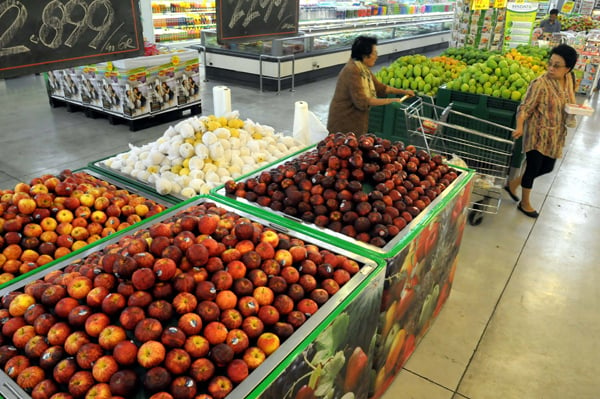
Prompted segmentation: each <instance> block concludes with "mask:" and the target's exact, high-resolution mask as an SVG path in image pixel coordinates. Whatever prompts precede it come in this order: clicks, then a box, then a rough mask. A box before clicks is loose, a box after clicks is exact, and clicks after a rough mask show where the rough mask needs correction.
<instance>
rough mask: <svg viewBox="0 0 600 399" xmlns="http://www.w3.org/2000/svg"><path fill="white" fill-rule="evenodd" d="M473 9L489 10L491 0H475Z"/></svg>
mask: <svg viewBox="0 0 600 399" xmlns="http://www.w3.org/2000/svg"><path fill="white" fill-rule="evenodd" d="M472 8H473V10H487V9H488V8H490V0H473V7H472Z"/></svg>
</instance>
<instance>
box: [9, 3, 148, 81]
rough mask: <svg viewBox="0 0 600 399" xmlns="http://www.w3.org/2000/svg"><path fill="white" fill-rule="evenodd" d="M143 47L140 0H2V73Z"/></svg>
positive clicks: (111, 56) (69, 63) (112, 55)
mask: <svg viewBox="0 0 600 399" xmlns="http://www.w3.org/2000/svg"><path fill="white" fill-rule="evenodd" d="M143 53H144V42H143V36H142V25H141V23H140V11H139V4H138V0H0V77H10V76H17V75H24V74H28V73H32V72H44V71H49V70H56V69H63V68H66V67H73V66H77V65H84V64H93V63H98V62H101V61H109V60H115V59H121V58H129V57H133V56H137V55H141V54H143Z"/></svg>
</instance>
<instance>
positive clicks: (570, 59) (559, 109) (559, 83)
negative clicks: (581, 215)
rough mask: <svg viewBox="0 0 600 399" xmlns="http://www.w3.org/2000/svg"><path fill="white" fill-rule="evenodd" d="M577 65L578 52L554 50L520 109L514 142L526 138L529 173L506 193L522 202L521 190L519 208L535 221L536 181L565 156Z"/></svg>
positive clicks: (565, 47) (563, 46)
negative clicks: (568, 109) (532, 196)
mask: <svg viewBox="0 0 600 399" xmlns="http://www.w3.org/2000/svg"><path fill="white" fill-rule="evenodd" d="M576 62H577V52H576V51H575V49H574V48H572V47H570V46H568V45H566V44H561V45H559V46H557V47H554V48H553V49H552V51H551V52H550V60H549V61H548V71H547V72H546V73H545V74H544V75H542V76H540V77H538V78H537V79H534V80H533V81H532V82H531V83H530V85H529V87H528V89H527V93H526V94H525V97H524V98H523V100H522V102H521V105H520V106H519V110H518V114H517V126H516V128H515V130H514V132H513V138H515V139H517V138H519V137H521V136H523V148H524V151H525V156H526V160H527V165H526V167H525V172H524V173H523V174H522V175H521V176H520V177H517V178H516V179H514V180H511V181H509V182H508V185H507V186H506V187H505V188H504V189H505V190H506V191H507V192H508V194H509V195H510V196H511V198H512V199H513V200H515V201H518V200H519V197H517V196H516V195H515V194H514V193H515V191H516V190H517V188H518V187H519V186H521V189H522V190H521V191H522V195H523V198H522V199H521V202H519V204H518V206H517V208H518V209H519V210H520V211H521V212H523V213H524V214H525V215H527V216H529V217H532V218H537V217H538V213H537V212H536V210H535V209H534V208H533V206H532V205H531V202H530V194H531V188H532V187H533V181H534V180H535V178H537V177H539V176H541V175H544V174H546V173H550V172H551V171H552V169H554V163H555V162H556V158H560V157H561V156H562V149H563V147H564V145H565V139H566V137H567V128H566V126H565V124H566V119H567V114H566V112H565V105H566V104H568V103H575V88H574V81H575V79H574V77H573V74H572V73H571V71H572V70H573V67H574V66H575V63H576Z"/></svg>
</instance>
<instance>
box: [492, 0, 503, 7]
mask: <svg viewBox="0 0 600 399" xmlns="http://www.w3.org/2000/svg"><path fill="white" fill-rule="evenodd" d="M494 8H506V0H494Z"/></svg>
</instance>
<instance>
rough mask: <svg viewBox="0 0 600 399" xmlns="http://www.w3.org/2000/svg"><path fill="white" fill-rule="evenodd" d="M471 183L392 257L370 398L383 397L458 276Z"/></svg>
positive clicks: (385, 287) (382, 304) (385, 286)
mask: <svg viewBox="0 0 600 399" xmlns="http://www.w3.org/2000/svg"><path fill="white" fill-rule="evenodd" d="M471 186H472V183H469V184H468V185H467V186H466V187H465V188H464V190H463V191H462V192H461V193H459V194H458V195H457V196H456V197H455V198H453V199H452V200H451V201H450V202H449V203H448V204H447V206H446V207H445V208H444V209H443V210H442V211H441V212H440V213H439V214H438V215H437V216H436V217H434V218H432V219H431V220H430V222H429V223H428V224H427V225H426V226H424V227H423V228H422V230H421V232H420V233H419V234H417V235H416V236H415V238H414V239H413V240H412V241H411V242H410V243H409V244H408V245H407V246H406V247H405V248H404V249H403V250H402V251H401V252H400V253H398V255H396V256H395V257H394V258H392V259H390V260H389V261H388V267H387V271H386V279H385V285H384V291H383V298H382V302H381V307H380V314H379V323H378V327H377V338H376V342H378V345H377V346H376V352H375V354H374V357H373V372H372V376H373V380H372V381H371V389H370V392H369V396H370V397H371V398H379V397H380V396H381V395H382V394H383V393H384V392H385V390H386V389H387V387H388V386H389V385H390V384H391V383H392V381H393V380H394V378H395V377H396V375H397V374H398V373H399V372H400V370H402V367H403V365H404V364H405V363H406V361H407V360H408V358H409V357H410V355H411V354H412V353H413V351H414V350H415V347H416V345H417V344H418V343H419V342H420V340H421V339H422V338H423V336H424V335H425V333H426V332H427V330H428V329H429V327H430V326H431V323H432V322H433V320H434V319H435V317H436V316H437V315H438V314H439V312H440V310H441V308H442V306H443V305H444V303H445V301H446V299H447V298H448V295H449V294H450V290H451V288H452V282H453V280H454V273H455V271H456V266H457V262H458V257H457V256H458V251H459V249H460V243H461V240H462V236H463V231H464V228H465V224H466V220H467V208H466V206H467V205H468V204H469V199H470V194H471V189H472V187H471Z"/></svg>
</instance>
